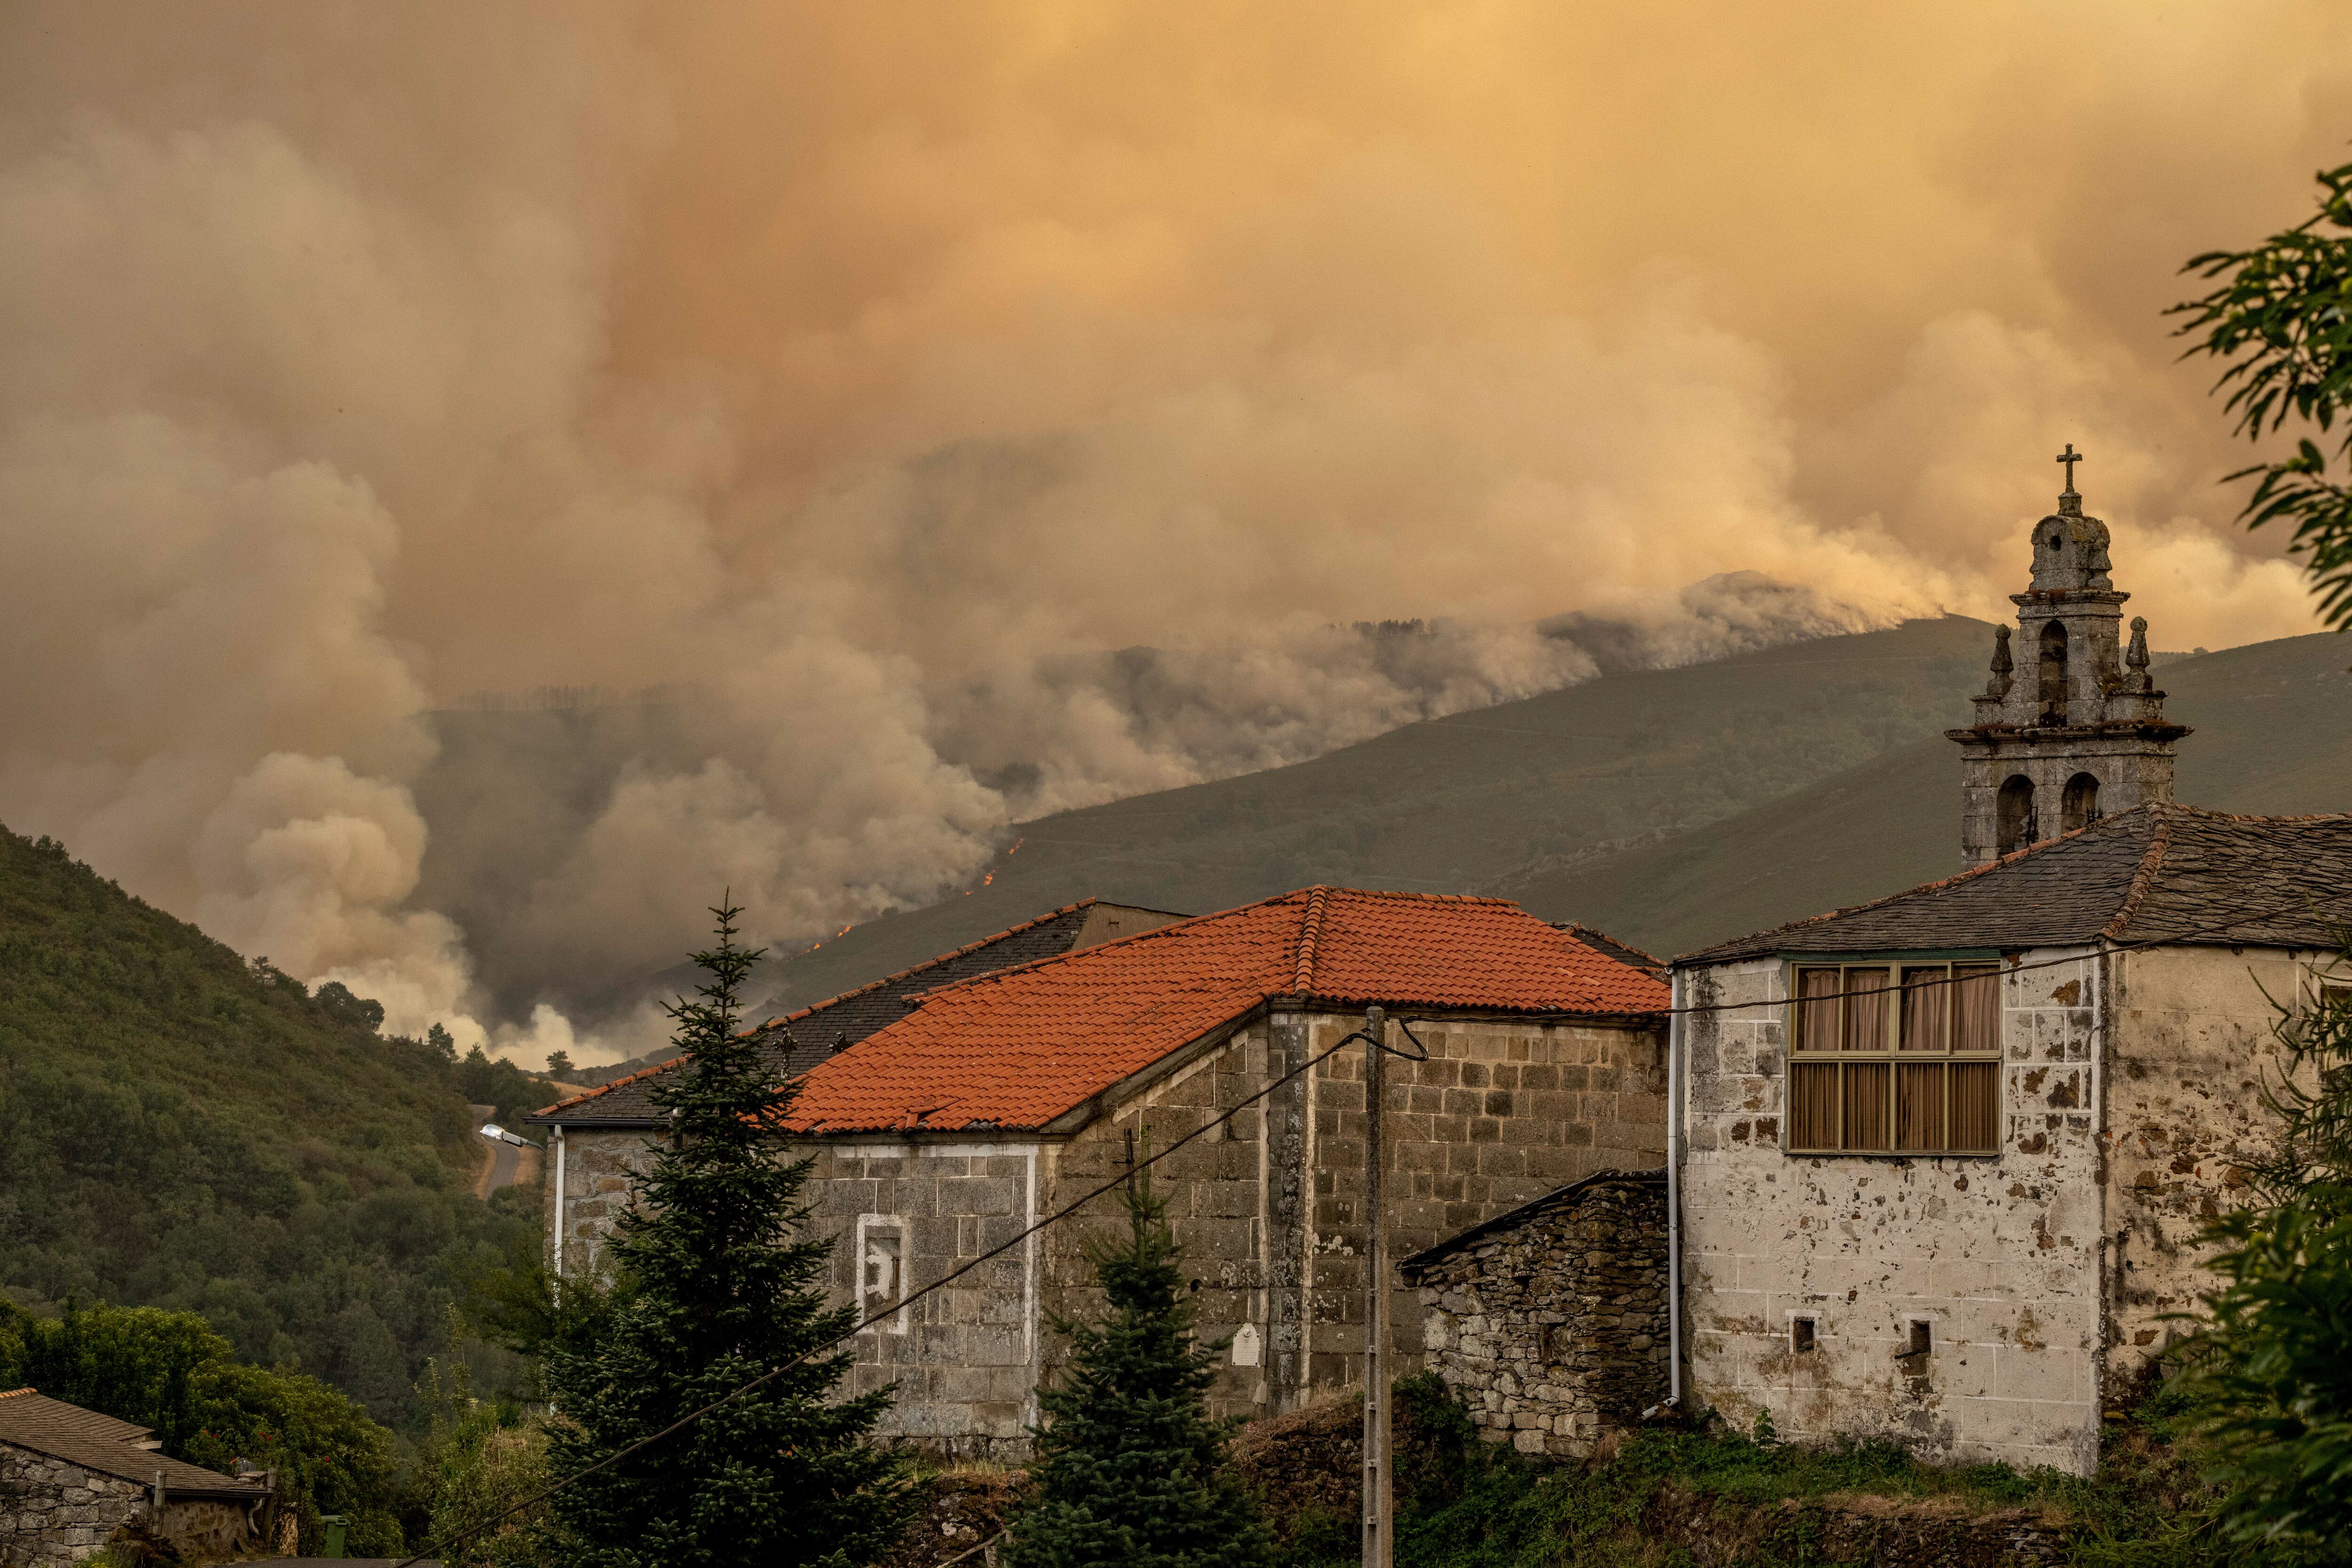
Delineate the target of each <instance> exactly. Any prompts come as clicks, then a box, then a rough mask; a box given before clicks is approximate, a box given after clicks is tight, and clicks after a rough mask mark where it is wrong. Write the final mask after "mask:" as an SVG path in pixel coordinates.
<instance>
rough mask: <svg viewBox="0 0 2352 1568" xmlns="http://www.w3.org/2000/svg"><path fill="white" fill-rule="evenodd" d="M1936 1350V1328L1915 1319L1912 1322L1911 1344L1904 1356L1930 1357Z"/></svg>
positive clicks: (1906, 1348) (1905, 1350)
mask: <svg viewBox="0 0 2352 1568" xmlns="http://www.w3.org/2000/svg"><path fill="white" fill-rule="evenodd" d="M1935 1349H1936V1331H1935V1329H1934V1327H1933V1326H1932V1325H1931V1324H1929V1323H1927V1322H1925V1321H1924V1320H1922V1319H1919V1318H1913V1319H1912V1320H1911V1340H1910V1343H1909V1344H1908V1345H1907V1346H1906V1347H1905V1349H1904V1352H1903V1354H1905V1355H1906V1356H1911V1355H1928V1354H1933V1353H1934V1351H1935Z"/></svg>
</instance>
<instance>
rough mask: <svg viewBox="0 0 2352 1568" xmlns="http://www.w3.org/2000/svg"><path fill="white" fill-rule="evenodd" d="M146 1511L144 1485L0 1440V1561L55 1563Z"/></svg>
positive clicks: (89, 1553)
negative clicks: (1, 1442)
mask: <svg viewBox="0 0 2352 1568" xmlns="http://www.w3.org/2000/svg"><path fill="white" fill-rule="evenodd" d="M146 1512H147V1489H146V1488H144V1487H142V1486H141V1485H140V1484H139V1483H138V1482H136V1481H127V1480H124V1479H121V1477H119V1476H109V1475H100V1474H99V1473H98V1472H96V1471H94V1470H86V1469H82V1468H81V1467H80V1466H79V1465H74V1464H68V1463H67V1462H66V1461H65V1460H63V1459H58V1458H50V1457H49V1456H48V1455H47V1454H37V1453H34V1452H32V1451H31V1450H29V1449H26V1448H16V1447H13V1446H10V1445H7V1444H0V1563H10V1564H12V1565H13V1568H61V1565H62V1564H66V1563H81V1562H85V1561H87V1560H88V1559H89V1558H91V1557H94V1556H96V1555H97V1554H98V1552H100V1549H102V1548H103V1547H104V1546H105V1545H106V1542H107V1540H108V1538H109V1537H110V1536H111V1535H113V1533H114V1532H115V1531H117V1530H119V1529H121V1527H122V1526H123V1525H124V1524H126V1523H129V1522H131V1521H133V1520H138V1519H142V1518H144V1517H145V1515H146Z"/></svg>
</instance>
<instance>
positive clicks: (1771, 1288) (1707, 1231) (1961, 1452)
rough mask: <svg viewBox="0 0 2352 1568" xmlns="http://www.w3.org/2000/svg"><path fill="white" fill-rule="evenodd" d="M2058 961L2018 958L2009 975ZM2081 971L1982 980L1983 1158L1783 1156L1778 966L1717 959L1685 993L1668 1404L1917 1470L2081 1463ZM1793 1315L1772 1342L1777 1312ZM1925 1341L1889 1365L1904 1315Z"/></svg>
mask: <svg viewBox="0 0 2352 1568" xmlns="http://www.w3.org/2000/svg"><path fill="white" fill-rule="evenodd" d="M2057 956H2061V955H2059V954H2054V953H2050V952H2036V953H2031V954H2028V955H2026V959H2027V961H2029V962H2039V961H2042V960H2044V959H2048V958H2052V957H2057ZM2095 967H2096V966H2095V963H2094V962H2092V961H2091V960H2089V959H2087V958H2084V959H2081V960H2079V961H2075V962H2071V963H2062V964H2060V965H2059V966H2057V967H2051V968H2038V969H2030V970H2023V971H2021V972H2016V973H2012V974H2010V975H2008V976H2006V977H2004V979H2003V982H2002V995H2001V1040H2002V1045H2003V1048H2004V1051H2005V1052H2006V1054H2007V1057H2008V1061H2007V1066H2006V1070H2005V1071H2004V1072H2003V1074H2002V1078H2003V1082H2002V1085H2001V1093H2002V1113H2003V1123H2004V1125H2005V1126H2006V1128H2007V1136H2006V1137H2005V1138H2004V1139H2003V1140H2002V1145H2001V1149H2000V1154H1998V1155H1994V1156H1990V1157H1983V1156H1978V1157H1961V1156H1946V1157H1934V1158H1919V1157H1887V1156H1859V1155H1846V1156H1840V1157H1835V1158H1816V1157H1812V1156H1791V1155H1783V1154H1782V1153H1781V1152H1780V1126H1781V1123H1782V1119H1783V1116H1784V1114H1785V1101H1784V1092H1785V1089H1786V1085H1787V1071H1786V1061H1785V1057H1786V1048H1787V1039H1786V1034H1787V1011H1788V1009H1787V1007H1786V996H1787V989H1786V970H1785V968H1784V967H1783V966H1782V965H1781V964H1780V963H1779V962H1778V961H1769V960H1768V961H1758V962H1752V963H1744V964H1737V965H1726V966H1720V967H1716V968H1712V969H1706V970H1699V971H1696V972H1694V973H1693V974H1692V975H1690V976H1689V977H1687V979H1686V982H1685V983H1686V988H1687V990H1688V995H1687V997H1686V998H1685V999H1686V1000H1687V1001H1690V1002H1693V1003H1697V1002H1707V1001H1729V1002H1738V1001H1744V1000H1747V999H1749V998H1754V999H1755V1000H1757V1001H1758V1002H1760V1003H1764V1004H1766V1005H1762V1006H1757V1007H1753V1008H1748V1009H1741V1010H1739V1011H1737V1012H1728V1013H1698V1014H1694V1015H1691V1017H1690V1018H1689V1019H1688V1023H1687V1029H1686V1032H1685V1040H1686V1043H1687V1048H1688V1052H1689V1058H1688V1066H1687V1069H1686V1072H1687V1090H1688V1104H1689V1110H1688V1117H1687V1122H1686V1124H1685V1125H1686V1136H1687V1138H1688V1141H1689V1152H1688V1155H1687V1157H1686V1160H1685V1166H1684V1179H1683V1189H1684V1190H1683V1200H1682V1201H1683V1214H1684V1220H1685V1227H1686V1229H1685V1253H1684V1259H1685V1296H1684V1312H1685V1333H1686V1341H1685V1343H1686V1354H1687V1355H1688V1357H1689V1363H1690V1379H1691V1390H1692V1395H1693V1396H1694V1398H1695V1399H1696V1402H1697V1403H1699V1404H1702V1405H1711V1406H1715V1407H1716V1408H1718V1409H1720V1410H1722V1411H1723V1412H1724V1413H1725V1414H1726V1415H1727V1416H1729V1417H1730V1418H1731V1419H1732V1420H1734V1421H1736V1422H1739V1423H1741V1424H1746V1423H1748V1422H1750V1421H1752V1420H1753V1419H1754V1417H1755V1416H1756V1415H1757V1414H1758V1413H1759V1412H1762V1411H1769V1412H1770V1413H1771V1416H1772V1422H1773V1425H1774V1427H1775V1428H1776V1429H1777V1430H1778V1431H1779V1432H1780V1434H1781V1435H1782V1436H1783V1437H1791V1438H1800V1439H1814V1440H1821V1439H1828V1438H1833V1437H1894V1438H1896V1439H1899V1440H1901V1441H1903V1442H1905V1443H1906V1444H1907V1445H1909V1446H1910V1447H1912V1448H1914V1449H1915V1450H1916V1451H1918V1452H1919V1453H1921V1454H1922V1455H1923V1456H1925V1457H1928V1458H1937V1459H1948V1460H1957V1461H1969V1462H1973V1461H1981V1460H2005V1461H2007V1462H2009V1463H2011V1464H2014V1465H2018V1466H2020V1467H2028V1466H2033V1465H2051V1466H2054V1467H2056V1468H2058V1469H2065V1470H2071V1471H2073V1472H2074V1473H2076V1474H2084V1475H2086V1474H2088V1473H2090V1471H2091V1469H2093V1468H2094V1467H2095V1464H2096V1462H2097V1457H2098V1425H2099V1385H2098V1375H2099V1352H2100V1349H2101V1346H2102V1340H2103V1333H2104V1322H2103V1312H2102V1301H2101V1281H2102V1269H2101V1241H2102V1239H2101V1234H2100V1231H2101V1223H2102V1219H2101V1207H2102V1205H2101V1201H2100V1189H2099V1168H2100V1160H2099V1153H2100V1151H2099V1137H2098V1134H2097V1132H2096V1130H2095V1126H2094V1119H2095V1109H2094V1108H2095V1103H2096V1099H2097V1093H2098V1087H2099V1085H2098V1082H2097V1080H2098V1067H2097V1062H2096V1057H2097V1055H2098V1052H2097V1050H2096V1040H2097V1028H2098V1024H2099V1021H2100V1020H2099V1017H2098V1015H2099V1011H2100V1009H2099V1006H2098V1001H2097V998H2095V995H2094V988H2095ZM1800 1315H1804V1316H1810V1317H1811V1318H1812V1319H1813V1320H1814V1322H1815V1336H1816V1337H1815V1346H1816V1348H1814V1349H1813V1350H1811V1351H1810V1352H1807V1353H1803V1354H1800V1353H1798V1352H1797V1351H1795V1350H1794V1349H1793V1348H1792V1342H1791V1337H1790V1327H1791V1321H1792V1320H1793V1319H1795V1318H1796V1317H1798V1316H1800ZM1915 1319H1917V1320H1924V1321H1925V1322H1927V1324H1928V1325H1929V1332H1930V1333H1931V1335H1932V1342H1933V1344H1934V1347H1935V1348H1934V1351H1933V1353H1932V1354H1929V1355H1927V1356H1925V1357H1898V1353H1899V1352H1900V1351H1901V1350H1903V1349H1904V1348H1906V1345H1907V1343H1908V1339H1909V1334H1910V1324H1911V1322H1912V1321H1913V1320H1915Z"/></svg>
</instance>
